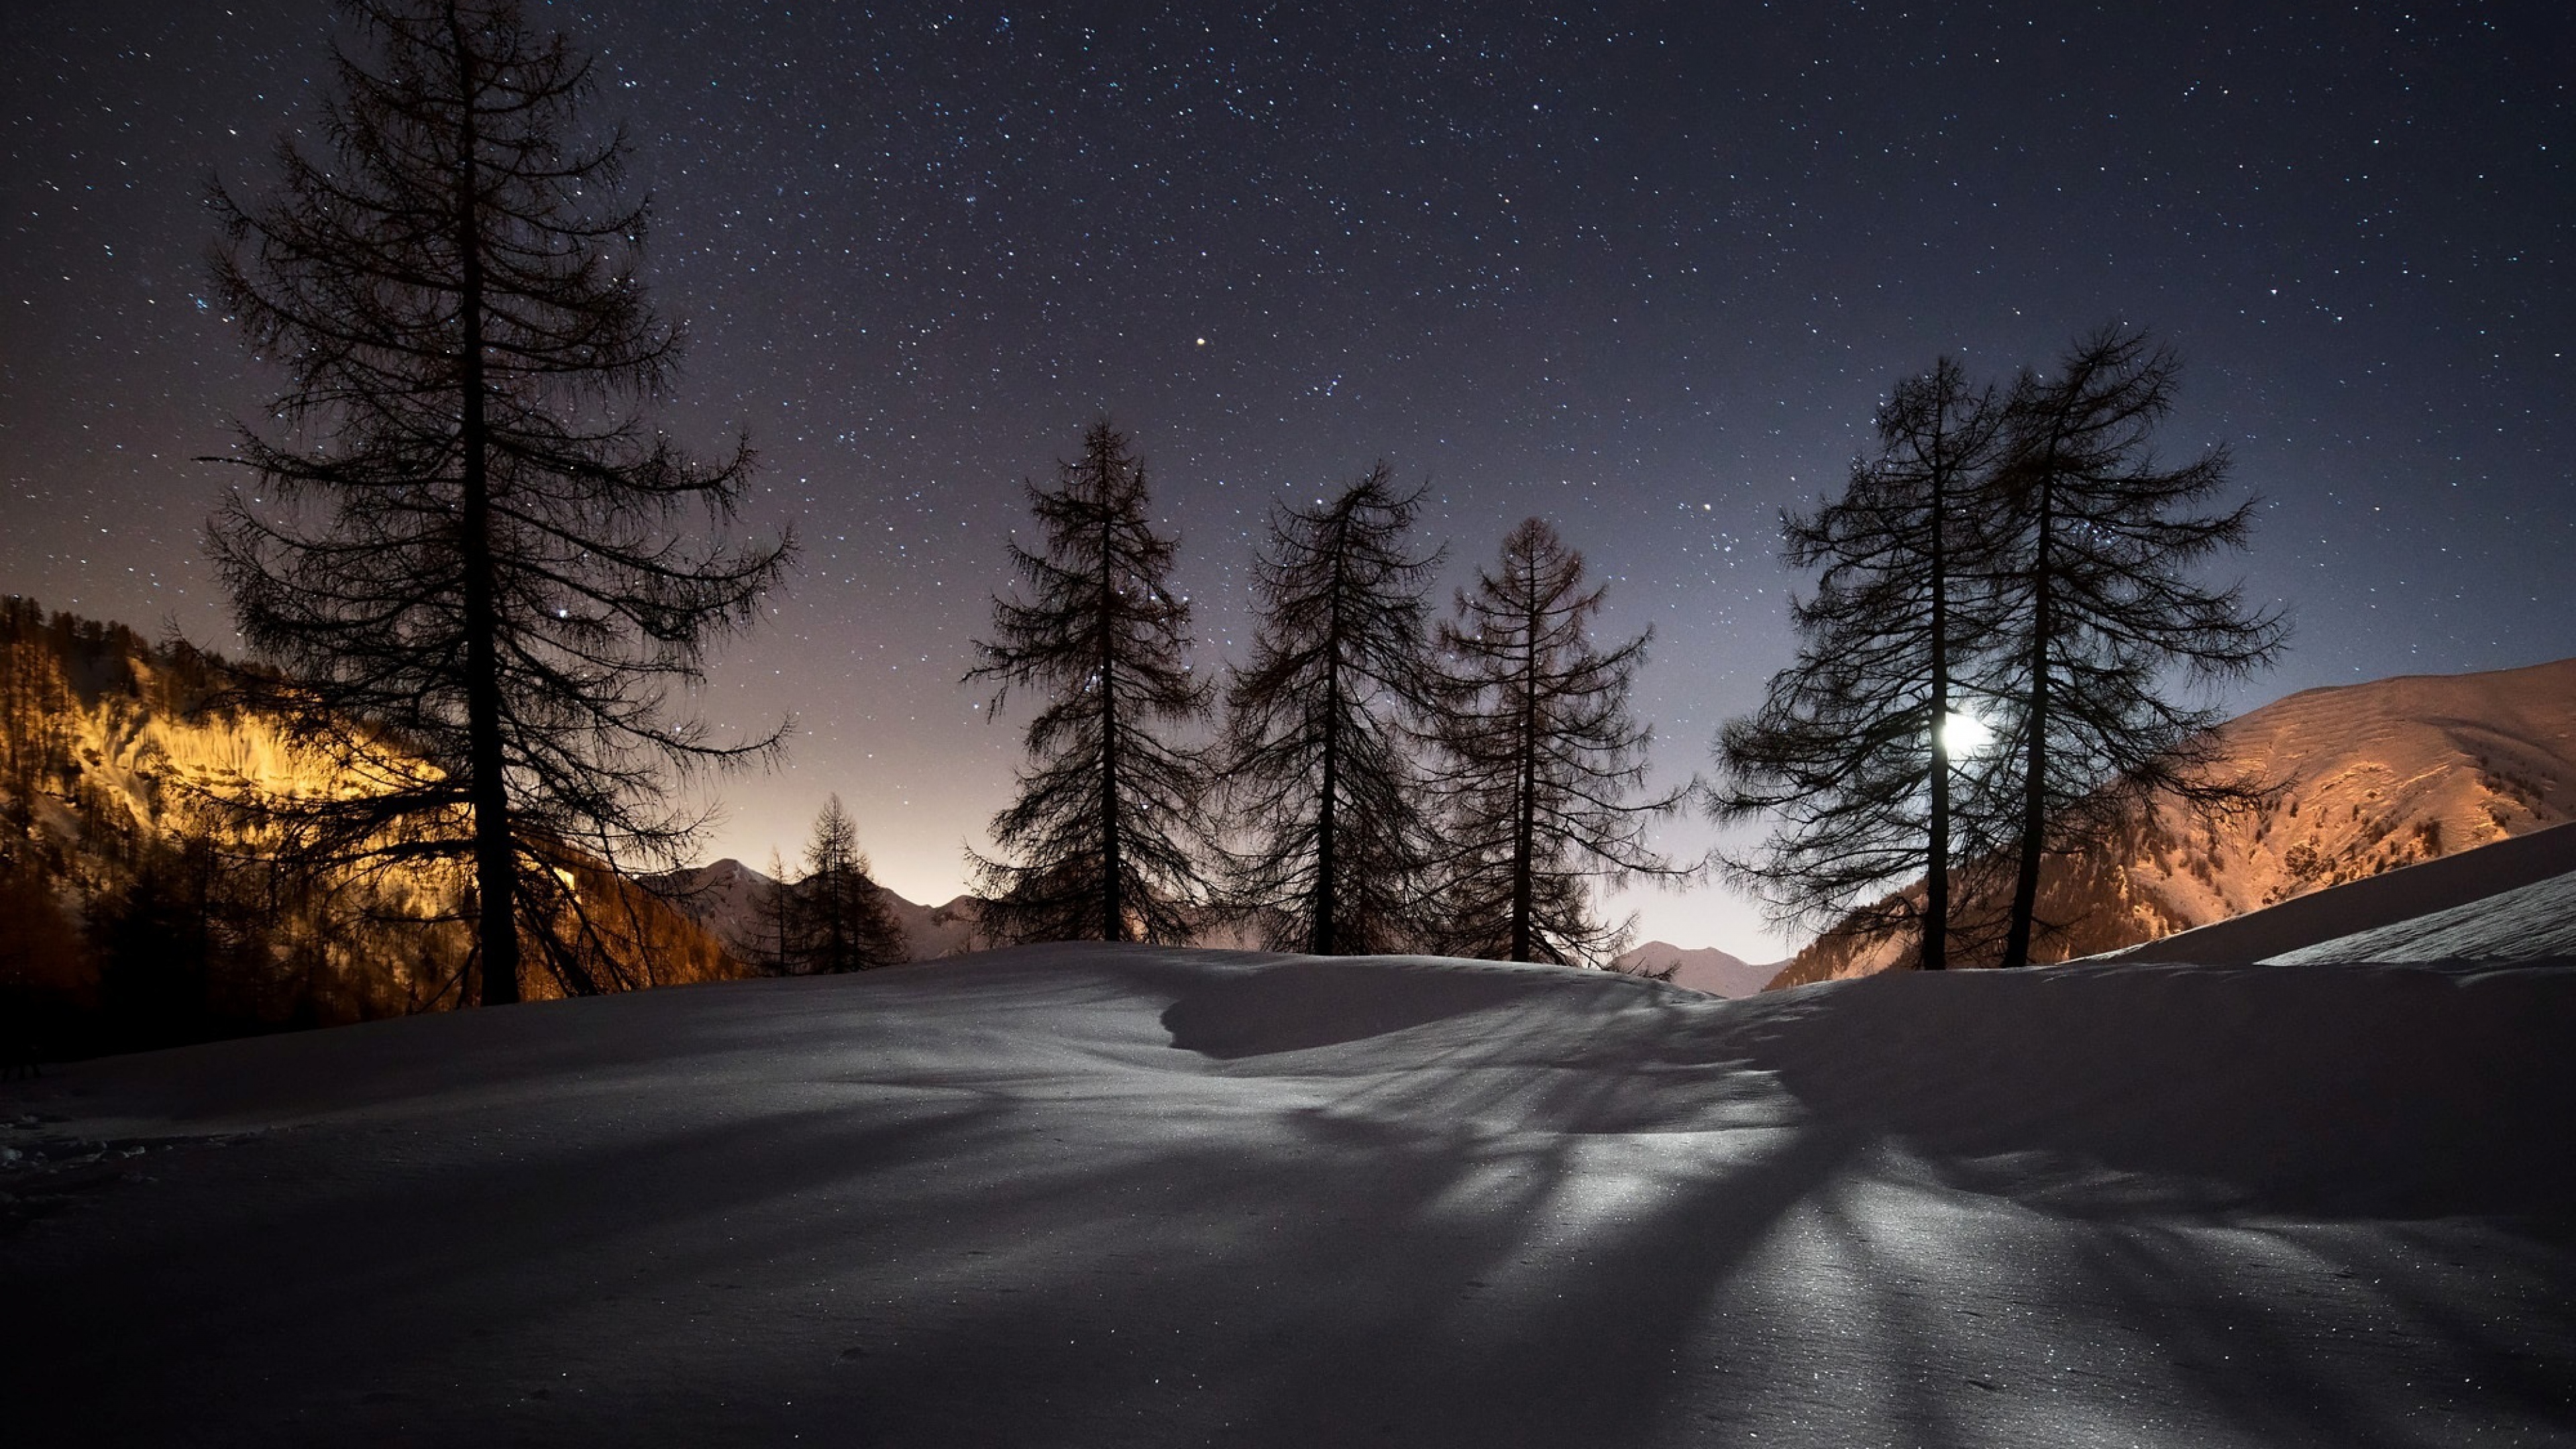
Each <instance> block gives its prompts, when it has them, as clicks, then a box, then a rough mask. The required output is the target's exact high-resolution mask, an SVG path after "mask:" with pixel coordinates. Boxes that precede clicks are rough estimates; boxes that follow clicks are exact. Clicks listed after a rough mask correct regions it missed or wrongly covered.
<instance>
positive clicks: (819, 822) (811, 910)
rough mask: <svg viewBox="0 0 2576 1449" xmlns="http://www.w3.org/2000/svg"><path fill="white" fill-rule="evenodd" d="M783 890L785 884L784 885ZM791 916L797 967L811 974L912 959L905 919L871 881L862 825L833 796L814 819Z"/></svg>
mask: <svg viewBox="0 0 2576 1449" xmlns="http://www.w3.org/2000/svg"><path fill="white" fill-rule="evenodd" d="M780 889H781V890H786V889H787V887H786V886H785V885H784V884H783V883H782V885H781V887H780ZM789 901H790V905H789V908H788V919H789V921H790V923H791V925H792V928H793V934H792V936H791V939H792V941H793V943H794V945H793V949H792V950H791V951H789V952H788V953H787V955H788V957H789V959H790V960H792V961H793V962H794V963H795V967H796V969H798V970H800V971H804V972H808V973H827V972H842V971H865V970H867V969H868V968H870V967H873V966H893V965H897V964H900V963H901V962H903V961H906V960H908V959H910V954H909V952H907V951H906V949H905V945H904V936H903V923H902V922H900V921H898V920H896V919H895V918H894V910H893V908H892V907H891V906H889V905H888V904H887V903H886V898H885V891H884V890H883V888H881V887H879V886H878V885H877V883H876V882H875V881H872V880H870V879H868V858H867V857H866V856H865V855H863V854H861V853H860V851H859V832H858V827H857V826H856V825H854V824H852V823H851V820H850V813H849V812H848V811H847V810H845V809H843V808H841V797H840V796H838V795H834V796H833V797H831V798H830V799H829V800H827V801H825V802H824V804H823V810H822V813H821V814H819V815H817V816H815V817H814V838H813V839H812V840H811V841H809V842H807V844H806V846H805V878H804V879H803V880H800V881H798V882H797V883H796V885H795V887H794V889H793V891H792V892H790V894H789Z"/></svg>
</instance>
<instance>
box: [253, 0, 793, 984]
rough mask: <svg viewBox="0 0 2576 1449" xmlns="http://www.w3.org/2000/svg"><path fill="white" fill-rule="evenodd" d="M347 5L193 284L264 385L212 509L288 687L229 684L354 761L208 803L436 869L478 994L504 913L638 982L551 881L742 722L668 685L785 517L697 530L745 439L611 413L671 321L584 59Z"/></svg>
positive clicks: (678, 679) (589, 855) (661, 838)
mask: <svg viewBox="0 0 2576 1449" xmlns="http://www.w3.org/2000/svg"><path fill="white" fill-rule="evenodd" d="M348 10H349V13H350V15H351V18H352V21H353V26H354V30H355V32H356V37H357V41H358V49H357V50H356V51H353V52H349V53H344V54H342V55H341V57H340V58H339V60H338V63H337V65H336V71H337V80H338V84H337V87H336V94H335V95H334V96H333V97H332V98H331V99H330V101H329V102H328V105H327V108H326V109H325V111H324V112H323V115H322V120H321V123H320V125H319V127H318V130H319V134H320V136H321V138H322V140H323V143H324V147H325V149H324V151H323V153H322V154H320V155H308V154H306V153H305V152H304V151H303V150H302V149H300V148H299V146H298V145H297V144H296V143H295V142H293V141H291V140H290V141H287V142H284V143H282V144H281V146H280V148H279V153H278V165H279V167H280V169H281V171H282V173H283V176H282V180H281V182H280V184H279V186H278V188H277V190H276V191H275V193H274V194H273V195H272V196H271V197H270V198H269V199H268V200H267V201H265V202H264V203H258V204H245V203H242V202H239V201H237V200H236V199H235V198H234V197H233V196H232V195H231V194H230V193H228V192H226V191H224V190H222V189H220V188H218V190H217V191H216V193H215V196H214V205H215V208H216V211H217V213H218V215H219V216H220V217H221V220H222V225H223V232H224V237H225V245H224V246H223V247H222V248H221V249H220V251H219V253H218V256H217V259H216V263H215V279H216V285H217V288H218V290H219V292H220V294H221V295H222V297H223V298H224V300H225V302H226V304H227V305H228V306H229V307H230V308H231V309H232V310H233V311H234V312H235V313H237V314H238V315H239V317H240V320H241V323H242V326H243V328H244V330H245V331H246V333H247V334H248V336H249V339H250V341H251V344H252V346H253V348H254V350H255V351H257V352H258V353H259V354H260V356H261V357H262V358H263V359H266V360H270V361H273V362H275V363H276V364H278V365H280V366H282V367H284V368H286V369H287V370H288V371H289V373H290V376H291V383H290V386H289V387H288V389H287V391H286V392H285V394H284V395H283V396H281V397H280V398H279V399H278V400H277V401H276V403H275V405H274V407H273V409H272V413H273V417H274V419H275V422H274V425H273V426H272V427H268V428H256V427H244V428H243V429H242V430H241V433H240V442H239V448H238V456H237V458H236V459H235V461H238V462H239V463H241V464H243V465H245V466H247V467H248V468H250V469H251V470H252V471H253V472H254V473H255V474H256V475H257V477H258V484H257V486H256V488H255V490H237V491H235V492H234V493H233V494H232V495H231V497H230V498H229V499H228V500H227V501H226V502H225V504H224V505H223V507H222V509H221V511H220V512H219V513H218V514H217V516H216V517H215V519H214V521H213V524H212V526H211V530H210V532H211V537H212V548H213V552H214V556H215V561H216V564H217V567H218V570H219V572H220V573H221V576H222V577H223V580H224V582H225V585H226V587H227V588H228V589H229V590H230V591H231V593H232V597H233V602H234V610H235V614H236V617H237V619H238V621H239V623H240V625H241V628H242V631H243V634H244V636H245V637H246V638H247V639H248V640H249V641H250V643H251V644H252V646H253V647H254V648H255V649H257V650H259V651H260V652H261V653H263V654H264V655H265V656H267V657H268V658H270V659H272V660H274V661H276V662H278V663H279V664H281V665H283V666H284V667H285V670H286V672H287V674H288V676H289V677H291V678H292V679H293V680H294V681H295V682H294V684H293V685H292V686H284V685H281V686H280V687H277V688H275V689H272V690H269V691H267V697H266V698H265V699H264V700H263V701H262V703H263V704H264V705H265V706H266V707H268V708H271V709H275V710H278V711H281V712H283V713H285V714H286V715H287V716H289V717H290V718H291V719H292V721H293V723H294V727H295V731H296V734H297V736H298V738H299V739H300V740H301V741H303V742H304V743H305V744H307V745H309V746H311V747H314V748H317V749H319V750H322V751H324V752H326V753H327V754H329V755H330V756H331V757H332V758H333V759H334V760H335V761H336V763H337V767H338V769H339V771H340V773H341V775H342V776H343V777H344V778H346V779H348V780H350V781H352V782H354V783H353V787H352V788H350V789H349V790H347V791H346V792H344V793H341V794H337V795H333V796H329V797H327V798H315V797H278V796H274V795H268V796H256V797H253V796H243V797H236V798H235V799H234V800H233V802H232V803H233V804H234V805H236V806H237V807H239V808H241V809H242V810H244V811H245V812H246V813H249V814H251V815H253V816H255V817H257V818H259V819H261V820H262V821H264V822H265V823H267V824H269V825H271V826H273V827H274V828H275V829H276V830H277V831H278V832H279V833H280V836H281V838H283V839H285V840H287V841H288V842H290V843H291V844H292V845H293V846H294V847H295V848H296V849H297V850H298V851H300V852H301V853H302V855H303V857H304V858H305V859H306V860H308V861H310V862H313V863H315V864H317V865H323V866H329V867H334V868H340V869H350V868H361V869H363V868H366V867H368V866H393V865H398V864H401V863H405V862H417V861H424V860H430V861H453V862H458V863H460V864H461V865H463V866H465V867H466V868H467V869H468V871H469V872H470V879H471V881H472V890H471V892H470V896H471V899H470V902H469V903H468V905H467V906H466V907H464V910H465V911H466V913H467V914H468V915H470V917H471V919H472V920H473V922H474V926H475V938H476V943H477V946H476V949H477V955H478V960H479V971H478V972H477V985H478V986H479V996H480V999H481V1000H483V1001H485V1002H502V1001H511V1000H515V999H517V998H518V996H519V994H520V990H521V985H520V962H521V951H522V940H523V937H524V939H525V940H526V941H527V942H529V943H532V945H533V948H534V954H535V957H536V960H537V962H538V963H540V964H541V965H543V966H544V967H545V968H546V969H548V970H549V971H551V972H552V973H553V975H554V977H555V979H556V981H557V983H558V984H559V985H560V986H561V987H562V988H563V989H564V990H566V991H573V992H579V991H589V990H596V989H602V988H604V987H607V986H612V985H616V984H619V983H621V982H625V981H630V980H637V979H642V978H641V976H640V975H639V972H638V970H637V969H636V967H635V964H634V963H633V962H632V961H631V960H630V959H628V957H627V955H626V953H625V951H624V950H623V948H621V947H620V946H619V945H618V944H617V942H618V941H619V939H620V937H621V931H620V929H618V928H616V927H614V926H613V925H610V924H608V923H605V922H604V921H603V919H602V916H601V913H602V912H603V911H606V910H608V909H610V908H612V907H613V906H614V904H615V903H614V902H612V901H607V900H603V899H600V898H598V897H596V896H591V895H585V894H584V893H583V892H582V891H581V890H579V889H578V888H577V885H576V883H577V882H578V881H580V880H581V879H582V878H583V877H584V872H585V871H588V870H591V869H592V868H593V866H592V863H593V862H596V861H609V862H615V863H624V862H628V861H635V860H641V861H650V862H661V863H670V862H674V861H676V859H677V857H678V856H679V854H680V852H681V851H682V850H683V849H684V848H685V847H686V846H687V844H688V843H689V842H690V840H691V839H692V837H693V835H694V833H695V828H696V826H697V825H698V824H699V820H698V819H697V818H696V817H693V816H691V815H689V814H686V813H684V812H680V811H677V810H674V809H673V808H671V807H669V806H668V805H666V804H665V802H666V801H667V799H668V798H669V786H670V784H671V782H672V777H673V775H674V773H675V772H678V771H685V770H687V769H690V768H693V767H696V766H700V765H705V764H709V763H713V762H721V761H728V760H736V759H740V758H742V757H745V756H747V755H756V754H760V753H763V752H767V751H769V750H771V749H773V748H774V747H775V745H776V743H777V740H778V736H777V735H776V734H771V735H769V736H766V737H763V738H758V739H753V740H749V741H747V742H742V743H736V744H719V743H716V742H715V741H713V740H712V739H711V737H710V736H709V734H708V733H707V732H706V731H705V730H704V729H703V728H702V727H701V726H700V725H698V724H696V723H692V722H684V721H676V720H674V719H673V717H672V714H671V711H670V707H669V706H670V695H671V693H672V691H673V690H674V689H675V688H678V687H683V686H686V685H689V684H692V683H694V682H695V681H696V680H697V679H698V678H699V677H700V673H701V667H702V663H703V659H704V655H705V651H706V649H707V648H708V646H709V645H710V643H711V642H712V641H714V640H717V639H719V638H721V637H723V636H725V635H726V634H728V633H730V632H732V631H733V630H735V629H737V628H740V627H743V626H746V625H748V624H749V623H750V622H751V620H752V618H753V616H754V609H755V605H756V602H757V600H758V599H759V597H760V595H761V593H762V591H763V590H764V589H765V588H766V587H767V586H768V585H769V584H770V583H771V582H772V581H774V580H775V579H776V578H777V577H778V576H779V573H780V571H781V569H782V568H783V566H784V564H785V561H786V557H787V552H786V545H785V544H784V543H783V542H782V543H780V544H778V545H775V546H751V547H746V548H733V547H728V546H726V545H725V544H723V543H721V542H718V541H710V540H709V539H708V538H707V535H708V534H709V533H710V531H712V530H716V529H721V527H722V526H723V525H724V524H726V523H728V522H729V521H731V520H732V519H733V517H734V515H735V512H736V509H737V507H738V506H739V504H740V501H741V498H742V493H743V488H744V484H745V480H746V479H747V478H748V477H749V474H750V469H751V459H750V455H749V453H748V452H747V451H746V450H743V449H739V448H737V449H736V450H735V451H734V452H733V453H732V454H731V455H730V456H728V457H726V458H724V459H722V460H720V461H718V462H716V463H713V464H701V463H698V462H696V461H693V460H691V459H690V458H688V457H687V456H685V455H683V454H682V453H681V452H680V451H679V450H678V449H677V448H676V447H675V446H674V445H673V444H672V443H671V442H670V441H669V440H668V439H666V438H665V437H663V436H662V435H661V434H660V433H658V432H656V431H654V430H653V429H652V428H651V427H650V426H649V425H648V424H647V423H646V422H645V421H644V420H643V418H642V416H641V410H642V408H643V407H644V406H645V405H647V404H649V403H651V402H652V401H654V400H655V399H656V398H657V397H658V396H659V395H660V394H661V392H662V390H663V388H664V386H665V384H666V382H667V380H668V378H669V375H670V371H671V368H672V366H673V363H674V361H675V359H676V357H677V352H678V339H677V337H676V336H675V335H674V333H673V332H672V331H671V330H670V329H668V328H666V327H664V326H663V325H661V324H660V323H659V322H657V321H656V320H655V318H654V315H653V313H652V311H651V310H650V308H649V307H648V306H647V304H646V301H645V297H644V292H643V289H642V287H641V285H640V283H639V281H638V278H637V273H636V264H637V257H638V249H639V246H640V242H641V239H642V234H643V230H644V221H645V218H644V214H643V210H642V208H640V207H625V206H619V205H616V204H614V203H613V201H612V200H611V198H612V197H613V196H614V194H615V192H616V190H617V186H618V183H619V180H620V176H621V173H622V171H623V169H624V156H625V151H626V148H625V146H624V143H623V141H622V138H619V137H616V136H610V137H607V138H605V139H599V140H591V139H587V138H585V137H584V136H583V135H581V134H580V132H579V130H578V113H579V110H580V108H581V106H582V104H583V103H584V101H585V100H586V99H587V98H588V96H589V94H590V91H591V77H590V68H589V65H588V63H587V62H586V61H584V60H583V59H581V58H580V57H579V56H577V55H576V54H575V53H574V51H573V50H572V49H571V47H570V46H569V44H568V43H567V42H566V41H565V40H564V39H563V38H562V37H561V36H544V35H539V34H537V33H535V32H532V31H531V30H530V28H529V27H528V25H527V23H526V20H525V17H524V16H523V15H522V13H521V10H520V7H519V6H518V4H516V3H514V0H447V3H440V0H360V3H353V4H351V5H350V6H349V7H348ZM623 934H625V935H628V936H631V935H633V933H632V932H625V933H623Z"/></svg>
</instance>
